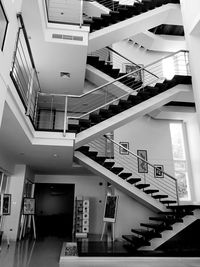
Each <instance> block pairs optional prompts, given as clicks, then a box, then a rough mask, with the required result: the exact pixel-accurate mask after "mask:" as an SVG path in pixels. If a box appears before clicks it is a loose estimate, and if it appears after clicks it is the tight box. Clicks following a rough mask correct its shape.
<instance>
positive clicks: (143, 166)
mask: <svg viewBox="0 0 200 267" xmlns="http://www.w3.org/2000/svg"><path fill="white" fill-rule="evenodd" d="M137 155H138V156H139V157H140V158H141V159H139V158H138V172H139V173H148V164H147V163H146V162H144V160H145V161H147V151H146V150H137Z"/></svg>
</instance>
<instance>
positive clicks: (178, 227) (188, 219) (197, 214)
mask: <svg viewBox="0 0 200 267" xmlns="http://www.w3.org/2000/svg"><path fill="white" fill-rule="evenodd" d="M193 213H194V214H193V215H187V216H185V217H183V222H180V223H175V224H173V225H172V228H173V229H172V230H166V231H163V232H162V233H161V235H162V237H161V238H153V239H151V240H149V242H150V246H143V247H140V248H139V249H138V250H155V249H157V248H158V247H159V246H161V245H162V244H164V243H165V242H167V241H168V240H169V239H170V238H172V237H174V236H175V235H176V234H178V233H180V232H181V231H182V230H184V229H185V228H186V227H187V226H189V225H190V224H192V223H193V222H195V221H196V220H198V219H200V210H199V209H196V210H194V211H193Z"/></svg>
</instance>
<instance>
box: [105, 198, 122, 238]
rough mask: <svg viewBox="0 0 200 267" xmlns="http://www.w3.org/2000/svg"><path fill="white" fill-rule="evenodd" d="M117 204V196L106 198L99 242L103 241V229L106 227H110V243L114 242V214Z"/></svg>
mask: <svg viewBox="0 0 200 267" xmlns="http://www.w3.org/2000/svg"><path fill="white" fill-rule="evenodd" d="M117 203H118V196H115V195H107V196H106V200H105V206H104V218H103V229H102V234H101V240H103V236H104V234H105V229H108V225H111V227H112V231H111V232H112V237H111V240H112V241H114V240H115V222H116V214H117Z"/></svg>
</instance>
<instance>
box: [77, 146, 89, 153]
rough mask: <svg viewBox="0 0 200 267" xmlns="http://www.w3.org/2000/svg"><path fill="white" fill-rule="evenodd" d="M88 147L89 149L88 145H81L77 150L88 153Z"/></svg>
mask: <svg viewBox="0 0 200 267" xmlns="http://www.w3.org/2000/svg"><path fill="white" fill-rule="evenodd" d="M89 149H90V147H89V146H81V147H79V148H78V151H80V152H82V153H88V152H89Z"/></svg>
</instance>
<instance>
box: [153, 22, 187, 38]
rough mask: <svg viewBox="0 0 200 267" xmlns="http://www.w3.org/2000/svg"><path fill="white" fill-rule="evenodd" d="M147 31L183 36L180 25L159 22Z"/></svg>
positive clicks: (182, 29)
mask: <svg viewBox="0 0 200 267" xmlns="http://www.w3.org/2000/svg"><path fill="white" fill-rule="evenodd" d="M149 31H150V32H152V33H154V34H162V35H173V36H184V28H183V26H182V25H171V24H161V25H159V26H157V27H154V28H152V29H150V30H149Z"/></svg>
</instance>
